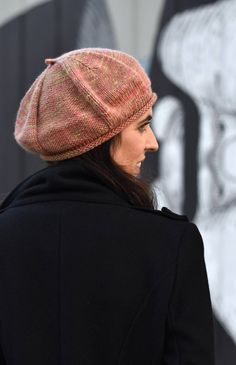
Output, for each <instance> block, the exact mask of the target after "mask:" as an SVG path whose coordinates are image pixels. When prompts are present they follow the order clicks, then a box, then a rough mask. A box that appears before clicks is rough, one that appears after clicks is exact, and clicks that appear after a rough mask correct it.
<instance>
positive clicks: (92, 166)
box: [75, 135, 157, 209]
mask: <svg viewBox="0 0 236 365" xmlns="http://www.w3.org/2000/svg"><path fill="white" fill-rule="evenodd" d="M119 138H120V136H119V135H117V136H115V137H113V138H112V139H110V140H108V141H107V142H104V143H102V144H101V145H100V146H98V147H96V148H94V149H92V150H90V151H88V152H85V153H83V154H82V155H80V156H78V157H76V158H75V159H76V160H80V161H81V162H82V163H83V165H84V166H85V167H86V168H87V169H89V170H92V171H93V173H95V174H98V175H100V176H102V177H103V179H104V180H105V181H106V182H107V184H108V185H109V186H111V187H112V188H113V190H115V191H116V192H117V193H118V194H120V195H122V196H124V197H125V199H127V200H128V201H129V202H130V203H131V204H132V205H135V206H137V207H143V208H150V209H154V208H155V207H156V206H157V203H156V197H155V193H154V192H153V190H152V188H151V184H150V183H148V182H146V181H144V180H142V179H141V178H139V177H135V176H132V175H131V174H128V173H127V172H125V171H124V170H123V169H122V168H121V167H120V166H119V165H118V164H117V163H115V161H114V160H113V159H112V157H111V154H110V147H111V145H112V144H115V143H119Z"/></svg>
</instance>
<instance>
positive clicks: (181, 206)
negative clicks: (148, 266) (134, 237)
mask: <svg viewBox="0 0 236 365" xmlns="http://www.w3.org/2000/svg"><path fill="white" fill-rule="evenodd" d="M235 58H236V1H235V0H225V1H188V2H187V1H171V0H170V1H168V0H167V1H166V3H165V9H164V12H163V21H162V26H161V28H160V30H159V31H158V35H157V42H156V45H155V49H154V56H153V62H152V70H151V77H152V79H153V83H154V85H155V86H154V88H155V87H156V91H157V93H159V97H160V100H159V103H158V104H157V107H156V108H155V112H154V118H153V127H154V130H155V132H156V135H157V137H158V139H160V141H161V149H160V162H159V166H158V177H157V178H156V179H154V181H153V185H154V187H155V188H156V191H157V194H158V197H159V202H160V204H161V205H167V206H168V207H169V208H170V209H173V210H175V211H177V212H179V213H187V214H188V215H189V216H190V217H191V218H192V219H193V220H194V221H195V222H196V224H197V225H198V227H199V229H200V231H201V233H202V236H203V238H204V242H205V259H206V264H207V272H208V277H209V285H210V291H211V298H212V304H213V310H214V314H215V318H216V321H215V328H216V354H217V363H218V364H222V365H223V364H226V365H229V364H235V361H236V347H235V345H236V281H235V276H236V265H235V263H236V195H235V194H236V160H235V155H234V154H236V129H235V124H236V109H235V108H236V62H235ZM153 169H155V166H153Z"/></svg>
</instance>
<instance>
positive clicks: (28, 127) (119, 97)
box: [14, 48, 157, 161]
mask: <svg viewBox="0 0 236 365" xmlns="http://www.w3.org/2000/svg"><path fill="white" fill-rule="evenodd" d="M45 62H46V64H47V65H48V66H47V68H46V69H45V70H44V71H43V72H42V73H41V74H40V75H39V76H38V78H37V79H36V80H35V81H34V83H33V85H32V86H31V87H30V89H29V90H28V91H27V93H26V95H25V96H24V97H23V99H22V101H21V103H20V107H19V110H18V113H17V118H16V124H15V132H14V135H15V139H16V141H17V142H18V143H19V144H20V145H21V146H22V147H23V148H24V149H25V150H27V151H30V152H34V153H39V154H40V156H41V158H42V159H44V160H47V161H59V160H65V159H69V158H72V157H75V156H78V155H80V154H82V153H84V152H86V151H88V150H90V149H92V148H94V147H96V146H98V145H100V144H102V143H103V142H105V141H107V140H109V139H110V138H112V137H113V136H115V135H116V134H118V133H119V132H121V131H122V130H123V129H124V128H125V127H127V126H128V125H129V124H131V123H132V122H133V121H135V120H137V119H138V118H140V117H141V116H142V115H144V114H145V113H146V112H147V111H148V110H149V109H150V108H151V107H152V106H153V104H154V103H155V101H156V98H157V97H156V94H155V93H153V92H152V89H151V83H150V80H149V78H148V76H147V75H146V73H145V71H144V69H143V68H142V66H141V65H140V64H139V63H138V61H137V60H136V59H135V58H133V57H132V56H130V55H128V54H126V53H123V52H120V51H116V50H111V49H102V48H85V49H80V50H75V51H71V52H68V53H65V54H63V55H62V56H60V57H58V58H55V59H46V60H45Z"/></svg>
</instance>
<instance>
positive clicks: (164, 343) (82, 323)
mask: <svg viewBox="0 0 236 365" xmlns="http://www.w3.org/2000/svg"><path fill="white" fill-rule="evenodd" d="M0 364H1V365H3V364H6V365H100V364H101V365H115V364H116V365H128V364H129V365H138V364H140V365H141V364H142V365H144V364H145V365H146V364H147V365H149V364H150V365H151V364H153V365H154V364H155V365H213V364H214V349H213V328H212V312H211V303H210V296H209V289H208V281H207V275H206V269H205V263H204V254H203V243H202V239H201V236H200V233H199V231H198V229H197V228H196V226H195V225H194V224H193V223H190V222H188V220H187V218H186V217H184V216H179V215H177V214H174V213H172V212H170V211H169V210H168V209H166V208H164V209H163V210H162V211H153V210H149V209H141V208H137V207H134V206H131V205H130V204H129V202H127V201H126V200H125V199H124V198H123V197H122V196H119V195H118V194H117V193H115V192H114V191H113V190H112V189H111V188H110V187H109V186H107V185H106V183H105V182H104V181H103V179H102V178H98V177H96V176H93V173H91V172H88V171H86V170H85V169H84V168H82V167H81V166H79V164H78V161H65V162H63V163H61V164H59V165H55V166H50V167H47V168H46V169H43V170H41V171H39V172H37V173H36V174H34V175H32V176H31V177H29V178H28V179H26V180H25V181H24V182H23V183H21V184H20V185H19V186H18V187H17V188H16V189H15V190H14V191H13V192H12V193H11V194H10V195H9V196H8V197H7V198H6V200H5V201H4V202H3V204H2V206H1V214H0Z"/></svg>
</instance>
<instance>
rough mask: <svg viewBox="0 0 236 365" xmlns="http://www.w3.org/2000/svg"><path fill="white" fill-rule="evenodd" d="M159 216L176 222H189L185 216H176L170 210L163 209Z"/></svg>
mask: <svg viewBox="0 0 236 365" xmlns="http://www.w3.org/2000/svg"><path fill="white" fill-rule="evenodd" d="M159 212H160V214H161V215H163V216H165V217H167V218H169V219H174V220H177V221H186V222H189V219H188V217H187V216H186V215H182V214H177V213H174V212H172V211H171V210H170V209H168V208H166V207H163V208H162V209H161V210H160V211H159Z"/></svg>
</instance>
